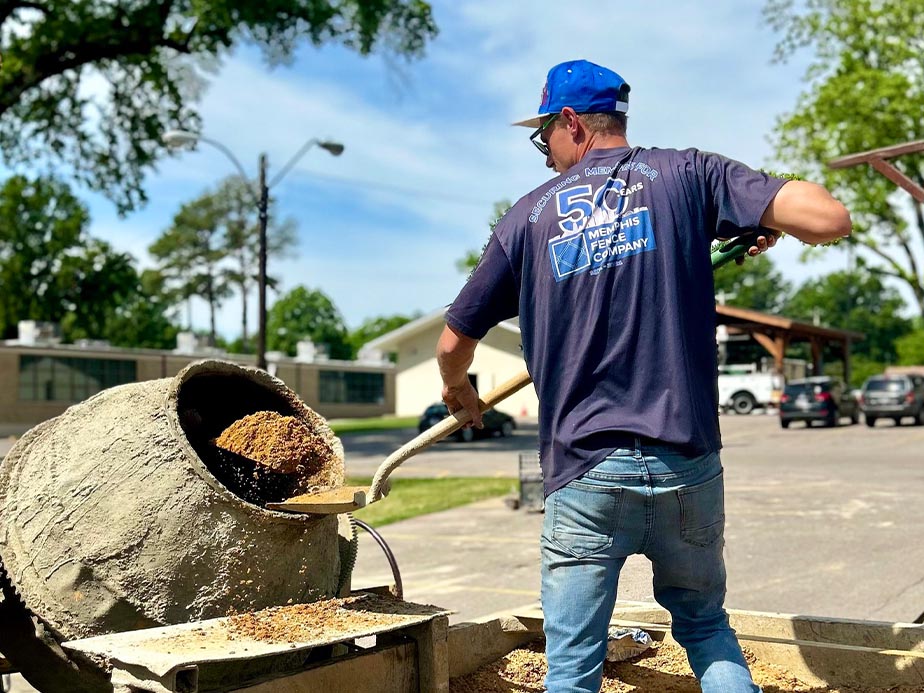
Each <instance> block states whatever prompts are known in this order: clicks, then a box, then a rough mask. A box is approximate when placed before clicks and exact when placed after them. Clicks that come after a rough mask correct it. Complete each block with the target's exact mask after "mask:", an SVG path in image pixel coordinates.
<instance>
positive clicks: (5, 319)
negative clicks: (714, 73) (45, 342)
mask: <svg viewBox="0 0 924 693" xmlns="http://www.w3.org/2000/svg"><path fill="white" fill-rule="evenodd" d="M89 219H90V216H89V213H88V212H87V209H86V207H84V206H83V204H81V202H80V201H79V200H78V199H77V198H76V197H74V196H73V194H71V191H70V189H69V188H68V186H67V185H66V184H64V183H62V182H60V181H58V180H55V179H53V178H37V179H34V180H32V179H29V178H26V177H24V176H12V177H11V178H9V179H7V181H6V182H5V183H4V184H3V187H2V188H0V286H2V287H3V290H2V291H0V331H2V337H3V338H12V337H15V336H16V330H17V325H18V322H19V321H20V320H42V321H51V322H60V319H61V316H62V314H63V312H64V310H63V305H64V297H63V295H62V288H63V287H62V284H61V282H60V281H59V280H58V271H59V266H60V263H61V262H62V261H63V259H64V258H65V257H66V255H67V253H70V252H75V251H79V248H80V244H81V243H82V242H83V234H84V230H85V228H86V226H87V224H88V223H89Z"/></svg>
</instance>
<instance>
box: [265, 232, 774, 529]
mask: <svg viewBox="0 0 924 693" xmlns="http://www.w3.org/2000/svg"><path fill="white" fill-rule="evenodd" d="M759 235H765V233H764V234H762V233H761V232H760V231H757V232H753V233H749V234H746V235H743V236H738V237H737V238H733V239H731V240H730V241H727V242H725V243H723V244H722V245H721V246H719V247H718V248H717V249H716V250H714V251H712V256H711V257H712V268H713V270H715V269H717V268H719V267H722V266H723V265H726V264H728V263H729V262H731V261H732V260H734V259H736V258H739V257H741V256H742V255H744V254H745V253H746V252H747V250H748V248H750V247H751V246H752V245H755V244H756V241H757V236H759ZM531 382H532V379H531V378H530V377H529V373H527V372H526V371H523V372H522V373H520V374H519V375H516V376H514V377H513V378H511V379H510V380H507V381H506V382H504V383H501V384H500V385H499V386H497V387H496V388H494V389H493V390H491V391H490V392H489V393H488V394H487V395H485V397H484V399H483V400H482V399H479V400H478V404H479V408H480V410H481V411H482V412H485V411H487V410H488V409H490V408H491V407H493V406H494V405H495V404H497V403H498V402H501V401H503V400H505V399H507V398H508V397H509V396H510V395H512V394H513V393H515V392H517V391H519V390H521V389H522V388H524V387H525V386H526V385H528V384H529V383H531ZM471 420H472V416H471V414H469V413H468V411H466V410H464V409H462V410H460V411H457V412H456V413H454V414H452V415H451V416H449V417H447V418H445V419H443V420H442V421H440V422H439V423H438V424H436V425H435V426H432V427H431V428H428V429H427V430H426V431H424V432H423V433H421V434H420V435H419V436H417V437H416V438H414V439H413V440H411V441H409V442H407V443H405V444H404V445H403V446H401V447H400V448H399V449H398V450H396V451H395V452H393V453H392V454H391V455H389V456H388V457H387V458H386V459H385V461H384V462H382V464H381V465H379V468H378V470H376V472H375V476H374V477H373V479H372V484H371V485H370V486H369V488H366V487H365V486H339V487H337V488H333V489H330V490H329V491H319V492H316V493H306V494H303V495H300V496H293V497H292V498H289V499H287V500H284V501H282V502H280V503H267V504H266V507H267V508H268V509H270V510H282V511H285V512H291V513H308V514H312V515H334V514H338V513H347V512H352V511H354V510H359V509H360V508H362V507H365V506H366V505H367V504H369V503H374V502H376V501H378V500H381V499H382V498H383V497H384V496H385V495H386V494H387V493H388V476H389V475H390V474H391V473H392V472H393V471H394V470H395V469H397V468H398V467H399V466H400V465H401V463H402V462H404V461H405V460H407V459H408V458H410V457H413V456H414V455H416V454H417V453H418V452H421V451H422V450H425V449H427V448H428V447H430V446H431V445H433V443H436V442H438V441H440V440H442V439H443V438H445V437H446V436H448V435H451V434H453V433H455V432H456V431H458V430H459V429H460V428H462V427H463V426H464V425H465V424H467V423H469V422H470V421H471Z"/></svg>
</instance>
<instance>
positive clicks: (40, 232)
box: [0, 176, 176, 348]
mask: <svg viewBox="0 0 924 693" xmlns="http://www.w3.org/2000/svg"><path fill="white" fill-rule="evenodd" d="M88 223H89V215H88V213H87V210H86V208H85V207H84V206H83V205H82V204H81V203H80V202H79V201H78V200H77V199H76V198H75V197H74V196H73V195H72V194H71V192H70V189H69V188H68V186H67V185H65V184H64V183H62V182H60V181H57V180H54V179H46V178H39V179H36V180H30V179H28V178H25V177H23V176H13V177H11V178H9V179H8V180H7V181H6V182H5V183H4V185H3V187H2V188H0V286H3V287H8V289H7V290H5V291H2V292H0V331H2V335H3V336H4V337H13V336H15V334H16V329H17V323H18V321H19V320H41V321H48V322H55V323H59V324H60V325H61V328H62V336H63V337H64V339H65V341H73V340H76V339H84V338H89V339H107V340H109V341H110V342H111V343H112V344H113V345H115V346H126V347H145V346H146V347H162V348H172V347H173V346H174V344H175V339H176V328H174V327H173V326H172V325H171V324H170V321H169V319H168V318H167V316H166V315H165V313H164V307H163V305H162V303H161V302H160V301H159V299H158V289H157V285H156V283H151V282H149V281H146V280H145V278H144V277H143V276H142V277H139V276H138V273H137V271H136V270H135V267H134V260H133V258H132V257H131V256H130V255H128V254H127V253H120V252H117V251H115V250H114V249H113V248H112V246H110V245H109V244H108V243H106V242H104V241H101V240H98V239H94V238H90V237H88V236H86V233H85V229H86V226H87V225H88ZM149 290H150V292H149Z"/></svg>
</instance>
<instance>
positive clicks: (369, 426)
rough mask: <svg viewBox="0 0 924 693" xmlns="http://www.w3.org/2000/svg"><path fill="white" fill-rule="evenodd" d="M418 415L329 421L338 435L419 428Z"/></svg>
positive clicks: (331, 427)
mask: <svg viewBox="0 0 924 693" xmlns="http://www.w3.org/2000/svg"><path fill="white" fill-rule="evenodd" d="M417 421H418V417H416V416H376V417H370V418H365V419H333V420H331V421H328V422H327V423H329V424H330V429H331V430H332V431H333V432H334V433H336V434H337V435H338V436H343V435H354V434H359V433H374V432H376V431H394V430H396V429H402V428H413V429H416V428H417Z"/></svg>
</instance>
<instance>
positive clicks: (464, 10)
mask: <svg viewBox="0 0 924 693" xmlns="http://www.w3.org/2000/svg"><path fill="white" fill-rule="evenodd" d="M762 5H763V2H762V0H749V1H748V2H740V1H739V0H717V1H716V2H713V3H678V2H660V3H648V4H647V5H643V4H636V5H630V4H626V3H618V4H617V3H603V2H599V0H597V1H591V0H583V1H581V2H572V3H558V2H536V3H529V4H526V3H496V2H493V0H466V2H464V3H451V2H449V0H445V1H444V2H438V3H436V7H435V12H436V18H437V21H438V23H439V24H440V30H441V34H440V36H439V38H438V39H437V40H436V41H435V42H434V43H433V44H432V45H431V46H430V47H429V49H428V56H427V57H426V58H425V59H424V60H422V61H420V62H418V63H415V64H412V65H411V66H410V67H408V68H407V73H406V75H403V78H406V86H405V87H402V89H403V91H400V90H398V91H396V87H395V81H396V80H395V79H394V75H393V74H390V73H389V71H388V68H387V67H385V66H384V65H383V64H382V63H381V61H376V60H374V59H373V60H362V59H360V58H358V57H356V56H352V55H349V54H347V53H345V52H344V51H339V50H336V51H335V50H327V51H321V52H317V51H308V52H305V53H304V54H303V55H301V56H300V57H299V60H298V61H297V62H296V63H295V65H294V67H293V68H292V69H277V70H275V71H272V72H269V71H267V70H266V69H265V68H264V67H263V65H262V64H260V63H259V62H258V61H257V60H255V59H254V58H253V53H252V51H250V52H249V51H244V52H242V53H239V54H238V55H237V56H236V57H234V58H232V59H231V60H230V61H229V62H228V63H227V65H226V66H225V67H224V68H223V69H222V70H221V71H220V73H219V74H218V75H217V76H216V77H214V78H213V79H212V84H211V86H210V88H209V89H208V91H207V92H206V94H205V98H204V101H203V103H202V108H201V112H202V115H203V119H204V124H205V125H204V134H206V135H208V136H209V137H212V138H214V139H216V140H219V141H221V142H222V143H224V144H225V145H226V146H227V147H228V148H229V149H230V150H232V151H233V152H234V154H235V156H236V157H237V158H238V159H239V160H240V162H241V164H242V166H244V168H245V169H246V170H247V171H248V173H251V174H252V175H254V176H255V175H256V165H257V158H258V156H259V154H260V152H263V151H265V152H267V153H268V155H269V162H270V179H272V177H273V175H274V173H275V172H278V171H279V170H280V169H281V167H282V166H283V165H284V163H285V162H286V161H287V160H288V158H289V157H290V156H291V155H292V154H294V153H295V152H296V151H297V150H298V148H299V147H300V145H301V144H302V143H303V142H305V141H306V140H307V139H309V138H312V137H322V138H323V137H330V138H333V139H336V140H339V141H341V142H343V143H344V144H345V145H346V151H345V153H344V155H343V156H341V157H339V158H332V157H330V156H329V155H328V154H327V153H325V152H323V151H320V150H311V151H309V152H308V153H307V154H306V156H305V157H304V159H303V160H302V162H301V163H300V164H299V165H298V166H297V167H296V168H295V169H294V170H292V171H291V172H290V174H289V175H288V176H287V178H286V179H285V181H284V182H283V183H281V184H280V186H279V187H278V188H276V189H275V191H274V192H275V193H276V194H277V196H278V198H279V201H280V211H281V212H282V213H284V214H286V215H291V216H293V217H294V218H295V219H296V221H297V222H298V223H299V227H300V232H301V236H302V247H301V249H300V255H299V258H298V259H296V260H294V261H288V262H282V261H274V265H273V266H272V267H271V272H274V271H276V272H279V273H280V274H281V275H282V278H283V282H284V287H285V288H286V289H288V288H292V287H293V286H295V285H297V284H302V283H303V284H306V285H308V286H311V287H319V288H321V289H322V290H323V291H325V292H326V293H327V294H328V295H330V296H331V298H332V299H333V300H334V303H335V304H336V305H337V306H338V307H339V308H340V310H341V312H342V313H343V314H344V316H345V317H346V320H347V322H348V323H349V324H350V325H351V326H355V325H358V324H359V323H360V322H362V320H364V319H365V318H368V317H372V316H375V315H379V314H390V313H409V312H411V311H414V310H421V311H430V310H432V309H433V308H435V307H437V306H439V305H441V304H445V303H447V302H449V301H451V300H452V298H453V297H454V296H455V293H456V292H457V291H458V289H459V287H460V286H461V284H462V281H463V280H464V277H463V275H461V274H460V273H459V272H458V271H457V270H456V269H455V266H454V263H455V261H456V260H457V259H458V258H460V257H462V256H463V255H464V254H465V252H466V251H468V250H470V249H478V248H480V247H481V246H482V245H483V242H484V240H485V239H486V237H487V233H488V226H487V222H488V220H489V217H490V215H491V212H492V206H493V203H494V202H495V201H497V200H500V199H503V198H507V199H511V200H516V199H517V198H518V197H519V196H521V195H523V194H525V193H526V192H528V191H529V190H530V189H532V188H533V187H535V186H537V185H539V184H540V183H542V182H543V181H544V180H546V179H548V178H549V177H550V172H548V171H547V170H546V169H545V168H544V166H543V161H542V158H541V156H539V154H538V153H537V152H536V151H535V150H534V149H533V147H532V146H531V145H530V144H529V143H528V142H527V141H526V137H527V135H528V132H527V131H526V130H525V129H522V128H516V129H513V128H511V127H509V125H508V124H509V123H510V122H511V121H512V120H514V119H516V118H518V117H522V116H523V115H526V114H529V113H532V112H534V111H535V109H536V106H537V104H538V101H539V93H540V91H541V88H542V82H543V80H544V78H545V73H546V71H547V70H548V68H549V67H550V66H551V65H553V64H554V63H557V62H560V61H562V60H567V59H573V58H578V57H586V58H588V59H590V60H594V61H596V62H599V63H601V64H604V65H607V66H610V67H612V68H614V69H616V70H617V71H619V72H620V73H621V74H622V75H623V76H624V77H626V79H627V80H628V81H629V82H630V83H631V84H632V86H633V91H632V97H631V108H630V140H631V141H633V143H637V144H644V145H654V146H678V147H685V146H697V147H699V148H701V149H707V150H714V151H720V152H722V153H725V154H727V155H729V156H733V157H735V158H739V159H741V160H743V161H745V162H747V163H749V164H752V165H761V164H765V163H766V161H767V160H768V159H769V158H770V154H771V147H770V146H769V144H768V142H767V141H766V140H765V135H766V133H768V132H769V131H770V129H771V125H772V122H773V118H774V116H775V115H776V114H778V113H781V112H783V111H785V110H786V109H788V108H791V107H792V104H793V103H794V101H795V97H796V94H797V93H798V90H799V88H800V84H799V76H800V73H801V66H800V65H798V64H796V65H789V66H778V65H770V64H769V60H770V57H771V54H772V48H773V42H774V40H775V37H774V36H773V34H772V33H771V32H770V30H769V29H768V28H767V27H763V26H762V25H761V21H760V15H759V9H760V7H761V6H762ZM234 172H235V169H234V168H233V167H232V165H231V163H230V162H228V161H227V159H226V158H225V157H224V156H223V155H222V154H221V153H219V152H218V151H215V150H214V149H212V148H210V147H206V146H204V145H202V146H201V147H200V150H199V151H197V152H190V153H184V154H182V155H181V156H180V157H178V158H176V159H171V160H169V161H167V162H164V163H163V164H162V165H161V167H160V171H159V173H158V174H157V175H156V176H154V177H152V179H151V181H150V186H149V193H150V196H151V205H150V206H149V208H148V209H147V210H145V211H144V212H141V213H138V214H135V215H133V216H131V217H129V219H127V220H125V221H124V222H116V221H114V220H113V219H112V218H110V217H111V215H109V216H108V217H106V218H105V219H103V216H104V215H102V214H100V212H99V209H98V207H96V206H95V207H94V213H95V216H96V217H97V218H98V219H100V221H99V222H97V225H96V228H97V229H99V230H100V231H101V232H102V233H104V234H105V235H106V237H107V238H109V239H110V240H113V241H114V242H117V245H118V244H119V242H118V239H120V238H122V241H121V244H122V246H123V247H131V248H133V249H135V250H136V249H138V248H139V247H141V246H144V247H146V244H147V243H149V242H150V240H149V239H152V237H156V233H157V232H158V230H159V229H162V228H164V227H165V226H166V224H168V223H169V219H170V217H171V216H172V214H173V212H174V211H175V210H176V208H177V207H178V205H179V203H180V202H182V201H184V200H187V199H190V198H191V197H193V196H195V195H197V194H199V193H200V192H201V191H202V190H203V189H204V188H206V187H208V186H210V185H213V184H214V183H215V182H217V181H218V180H219V179H220V178H222V177H224V176H226V175H229V174H232V173H234ZM319 176H321V178H319ZM323 176H328V177H332V178H335V179H337V180H334V181H331V180H324V179H323ZM344 179H345V180H351V181H355V182H354V183H353V184H352V185H347V184H344V183H343V180H344ZM338 181H339V182H338ZM364 182H371V183H372V184H371V185H367V184H365V183H364ZM479 202H480V203H481V204H479ZM120 229H124V230H120ZM321 240H323V241H324V242H321ZM786 245H787V244H786V243H784V244H781V247H780V248H778V249H777V250H776V251H775V254H776V257H777V262H778V264H779V265H780V266H781V268H782V269H783V271H784V272H786V273H787V274H788V275H789V276H796V275H797V274H799V273H802V274H805V273H804V272H802V268H801V267H800V266H799V265H797V264H796V263H795V262H794V261H791V259H792V256H794V255H795V254H797V253H792V252H791V251H789V250H788V248H785V246H786ZM133 252H134V250H133ZM833 257H834V258H835V259H834V260H831V262H832V263H834V265H835V266H836V268H837V269H840V267H841V266H842V263H841V262H840V261H839V260H838V259H837V256H836V255H834V256H833ZM784 258H785V259H786V261H785V263H784V262H781V260H783V259H784ZM818 267H824V264H821V265H816V266H815V268H813V269H814V271H817V268H818ZM251 303H252V304H255V301H252V302H251ZM254 310H255V307H254ZM238 312H239V304H235V303H229V304H227V307H226V309H225V310H223V311H222V315H221V318H220V324H221V325H222V329H223V330H225V331H227V332H228V334H229V335H233V334H235V333H236V331H237V329H238V328H237V323H238V321H239V318H238V316H237V313H238ZM197 320H199V318H197ZM202 320H203V322H202V324H204V318H202ZM251 323H252V324H253V325H255V324H256V319H255V314H254V318H253V319H252V321H251Z"/></svg>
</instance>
